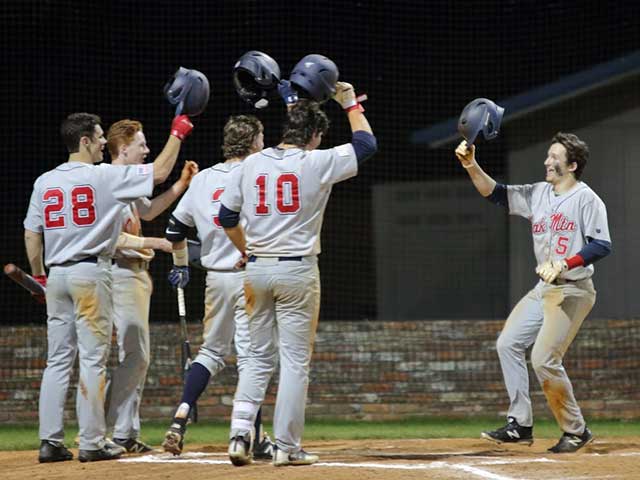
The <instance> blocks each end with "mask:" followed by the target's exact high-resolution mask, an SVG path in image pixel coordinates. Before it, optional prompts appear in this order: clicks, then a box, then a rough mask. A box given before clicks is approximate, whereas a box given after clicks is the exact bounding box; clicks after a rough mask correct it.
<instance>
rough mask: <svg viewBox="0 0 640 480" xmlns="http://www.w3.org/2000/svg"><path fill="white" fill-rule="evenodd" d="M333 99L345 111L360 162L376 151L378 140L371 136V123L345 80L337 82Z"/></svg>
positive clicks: (351, 87) (351, 86)
mask: <svg viewBox="0 0 640 480" xmlns="http://www.w3.org/2000/svg"><path fill="white" fill-rule="evenodd" d="M333 99H334V100H335V101H336V102H338V103H339V104H340V106H341V107H342V109H343V110H344V111H345V112H347V117H348V119H349V125H350V126H351V132H352V137H351V144H352V145H353V149H354V150H355V152H356V157H357V159H358V163H362V162H363V161H365V160H367V159H368V158H370V157H372V156H373V154H374V153H376V152H377V151H378V141H377V140H376V137H374V136H373V130H372V129H371V125H369V121H368V120H367V118H366V117H365V116H364V113H363V112H364V109H363V108H362V107H361V106H360V104H359V103H358V100H357V99H356V93H355V90H354V89H353V85H351V84H350V83H347V82H338V83H337V84H336V93H335V95H334V96H333Z"/></svg>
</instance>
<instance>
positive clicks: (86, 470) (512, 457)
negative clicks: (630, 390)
mask: <svg viewBox="0 0 640 480" xmlns="http://www.w3.org/2000/svg"><path fill="white" fill-rule="evenodd" d="M553 443H554V441H553V440H547V439H543V440H537V441H536V443H534V445H533V446H532V447H526V446H517V445H514V446H509V447H499V446H494V445H492V444H491V443H488V442H485V441H483V440H470V439H437V440H402V441H390V440H362V441H332V442H309V443H308V444H307V445H306V446H305V447H306V449H307V450H309V451H311V452H314V453H317V454H319V455H320V462H319V463H318V464H316V465H313V466H307V467H285V468H276V467H273V466H272V465H271V464H270V463H266V462H265V463H263V462H256V463H254V464H253V465H250V466H246V467H242V468H237V467H234V466H232V465H231V464H230V463H229V461H228V460H227V457H226V453H225V452H226V445H222V444H215V445H188V448H187V449H186V450H185V452H184V454H183V455H182V456H181V457H173V456H170V455H168V454H165V453H161V452H159V451H158V452H154V453H153V454H151V455H137V456H134V455H129V456H127V457H123V458H122V459H121V460H119V461H109V462H96V463H88V464H81V463H79V462H78V461H72V462H64V463H57V464H42V465H40V464H38V463H37V452H35V451H22V452H0V471H2V472H3V474H2V477H3V480H11V479H29V480H54V479H69V480H76V479H77V480H80V479H82V480H84V479H86V478H91V479H100V478H105V479H110V480H118V479H123V480H124V479H126V480H135V479H156V478H157V479H172V480H176V479H177V480H187V479H203V480H205V479H206V480H211V479H212V478H233V479H234V480H236V479H237V480H244V479H247V480H248V479H254V478H260V480H272V479H273V480H275V479H279V480H281V479H305V480H306V479H309V480H312V479H319V478H327V479H335V480H342V479H344V480H347V479H353V478H357V479H358V480H378V479H380V480H383V479H385V480H393V479H402V480H411V479H439V480H444V479H486V480H516V479H517V480H525V479H526V480H537V479H545V480H578V479H585V480H586V479H611V480H616V479H638V478H640V438H638V437H626V438H625V437H615V438H601V439H596V440H595V442H594V443H592V444H591V445H590V446H588V447H587V448H585V450H584V451H581V452H579V453H576V454H570V455H553V454H548V453H547V452H546V449H547V448H548V447H550V446H551V445H552V444H553ZM74 453H75V454H77V451H74Z"/></svg>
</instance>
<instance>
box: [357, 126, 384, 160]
mask: <svg viewBox="0 0 640 480" xmlns="http://www.w3.org/2000/svg"><path fill="white" fill-rule="evenodd" d="M351 145H353V149H354V150H355V152H356V158H357V159H358V164H361V163H362V162H364V161H365V160H367V159H369V158H371V157H372V156H373V154H374V153H376V152H377V151H378V141H377V140H376V137H374V136H373V135H372V134H371V133H369V132H365V131H364V130H356V131H355V132H353V135H352V136H351Z"/></svg>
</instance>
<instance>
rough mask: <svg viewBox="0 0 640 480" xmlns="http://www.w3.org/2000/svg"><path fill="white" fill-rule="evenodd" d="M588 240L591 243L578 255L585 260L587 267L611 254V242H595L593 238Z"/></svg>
mask: <svg viewBox="0 0 640 480" xmlns="http://www.w3.org/2000/svg"><path fill="white" fill-rule="evenodd" d="M588 240H589V243H587V244H586V245H585V246H584V247H582V250H580V251H579V252H578V255H580V256H581V257H582V258H583V259H584V264H585V266H586V265H590V264H592V263H594V262H597V261H598V260H600V259H601V258H604V257H606V256H607V255H609V254H610V253H611V243H610V242H607V241H605V240H593V239H591V238H588Z"/></svg>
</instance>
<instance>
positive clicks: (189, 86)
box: [164, 67, 209, 116]
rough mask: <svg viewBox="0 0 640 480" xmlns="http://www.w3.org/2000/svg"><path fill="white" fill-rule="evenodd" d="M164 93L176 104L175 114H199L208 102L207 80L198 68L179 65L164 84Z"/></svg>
mask: <svg viewBox="0 0 640 480" xmlns="http://www.w3.org/2000/svg"><path fill="white" fill-rule="evenodd" d="M164 95H165V97H167V100H169V103H170V104H171V105H176V115H180V114H183V115H191V116H195V115H200V114H201V113H202V112H204V109H205V108H206V107H207V103H209V80H207V77H205V75H204V74H203V73H202V72H199V71H198V70H189V69H188V68H184V67H180V68H179V69H178V71H177V72H176V73H175V74H174V75H173V78H172V79H171V80H169V82H168V83H167V84H166V85H165V86H164Z"/></svg>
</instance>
